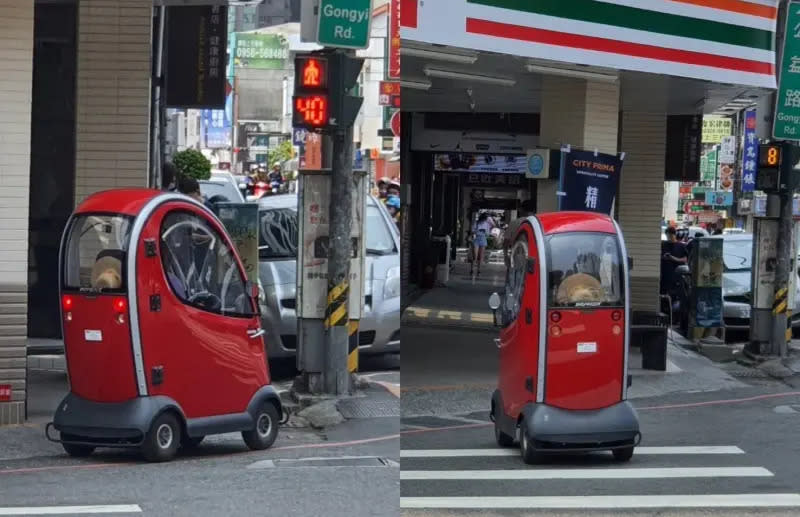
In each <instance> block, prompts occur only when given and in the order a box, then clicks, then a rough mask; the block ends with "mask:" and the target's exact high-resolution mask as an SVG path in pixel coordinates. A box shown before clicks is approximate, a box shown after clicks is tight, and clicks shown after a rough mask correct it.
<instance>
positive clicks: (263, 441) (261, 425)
mask: <svg viewBox="0 0 800 517" xmlns="http://www.w3.org/2000/svg"><path fill="white" fill-rule="evenodd" d="M255 420H256V427H255V429H252V430H250V431H242V439H243V440H244V443H246V444H247V446H248V447H250V449H252V450H254V451H262V450H264V449H269V448H270V447H272V444H273V443H275V438H277V437H278V426H279V425H280V420H281V417H280V415H278V410H277V409H276V408H275V405H274V404H271V403H270V402H262V403H261V407H260V408H259V410H258V413H256V419H255Z"/></svg>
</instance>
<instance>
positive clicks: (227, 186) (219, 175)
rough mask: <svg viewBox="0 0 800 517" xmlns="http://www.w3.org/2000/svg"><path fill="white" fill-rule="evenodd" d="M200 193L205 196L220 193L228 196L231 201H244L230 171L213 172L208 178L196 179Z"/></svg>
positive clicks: (208, 197)
mask: <svg viewBox="0 0 800 517" xmlns="http://www.w3.org/2000/svg"><path fill="white" fill-rule="evenodd" d="M198 183H199V184H200V193H201V194H202V195H203V196H204V197H205V198H206V199H211V198H212V197H214V196H217V195H221V196H225V197H226V198H228V200H229V201H230V202H231V203H244V202H245V199H244V195H243V194H242V191H241V190H239V184H238V182H237V181H236V179H235V178H234V176H233V174H231V173H230V172H224V171H221V172H214V173H212V174H211V177H210V178H209V179H208V180H203V181H198Z"/></svg>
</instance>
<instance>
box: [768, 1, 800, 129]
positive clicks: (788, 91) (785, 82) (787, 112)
mask: <svg viewBox="0 0 800 517" xmlns="http://www.w3.org/2000/svg"><path fill="white" fill-rule="evenodd" d="M784 35H785V37H784V39H783V58H782V59H781V68H780V76H779V78H778V95H777V99H776V101H775V119H774V120H775V122H774V123H773V127H772V135H773V136H774V137H775V138H776V139H779V140H800V2H794V1H793V2H789V6H788V7H787V9H786V30H785V31H784Z"/></svg>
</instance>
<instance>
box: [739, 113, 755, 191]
mask: <svg viewBox="0 0 800 517" xmlns="http://www.w3.org/2000/svg"><path fill="white" fill-rule="evenodd" d="M757 167H758V138H757V137H756V111H755V110H749V111H747V112H746V113H745V114H744V150H743V151H742V192H753V191H754V190H755V187H756V168H757Z"/></svg>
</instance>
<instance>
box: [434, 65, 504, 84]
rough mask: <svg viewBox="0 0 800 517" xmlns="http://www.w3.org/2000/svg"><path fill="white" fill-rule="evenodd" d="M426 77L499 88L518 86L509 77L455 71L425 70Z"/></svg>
mask: <svg viewBox="0 0 800 517" xmlns="http://www.w3.org/2000/svg"><path fill="white" fill-rule="evenodd" d="M425 75H427V76H428V77H437V78H439V79H453V80H455V81H471V82H475V83H485V84H496V85H498V86H514V85H515V84H517V81H516V80H515V79H509V78H507V77H491V76H488V75H475V74H467V73H464V72H455V71H453V70H441V69H439V68H430V67H428V68H425Z"/></svg>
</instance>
